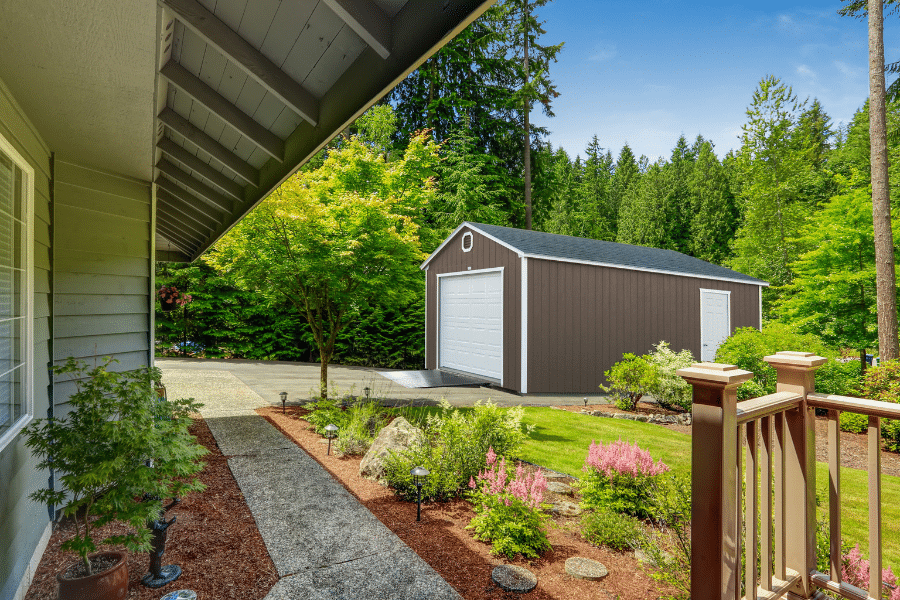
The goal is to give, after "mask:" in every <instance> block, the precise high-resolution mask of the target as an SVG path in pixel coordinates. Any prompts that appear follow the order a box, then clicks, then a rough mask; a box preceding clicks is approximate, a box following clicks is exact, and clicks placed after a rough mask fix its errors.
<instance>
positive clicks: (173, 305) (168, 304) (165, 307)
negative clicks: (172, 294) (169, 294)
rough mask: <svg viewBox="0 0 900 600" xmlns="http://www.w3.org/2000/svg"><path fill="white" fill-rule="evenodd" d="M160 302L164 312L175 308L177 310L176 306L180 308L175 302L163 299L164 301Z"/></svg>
mask: <svg viewBox="0 0 900 600" xmlns="http://www.w3.org/2000/svg"><path fill="white" fill-rule="evenodd" d="M160 304H162V311H163V312H170V311H173V310H175V309H176V308H178V305H177V304H176V303H174V302H166V301H163V302H160Z"/></svg>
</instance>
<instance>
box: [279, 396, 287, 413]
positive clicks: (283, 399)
mask: <svg viewBox="0 0 900 600" xmlns="http://www.w3.org/2000/svg"><path fill="white" fill-rule="evenodd" d="M279 396H281V414H284V405H285V404H287V392H281V393H280V394H279Z"/></svg>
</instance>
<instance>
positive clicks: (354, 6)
mask: <svg viewBox="0 0 900 600" xmlns="http://www.w3.org/2000/svg"><path fill="white" fill-rule="evenodd" d="M322 1H323V2H324V3H325V5H326V6H327V7H328V8H330V9H331V10H333V11H334V12H335V14H337V16H339V17H340V18H341V20H342V21H343V22H344V23H346V24H347V26H348V27H350V29H352V30H353V31H354V32H355V33H356V35H358V36H359V37H361V38H362V39H363V41H364V42H365V43H366V44H368V45H369V46H371V48H372V49H373V50H374V51H375V52H377V53H378V56H380V57H381V58H387V57H388V56H390V55H391V20H390V19H388V17H387V15H385V14H384V13H383V12H382V11H381V9H380V8H378V7H377V6H375V4H374V3H373V2H372V1H371V0H322ZM411 1H412V2H415V0H411ZM166 3H167V4H168V0H167V2H166Z"/></svg>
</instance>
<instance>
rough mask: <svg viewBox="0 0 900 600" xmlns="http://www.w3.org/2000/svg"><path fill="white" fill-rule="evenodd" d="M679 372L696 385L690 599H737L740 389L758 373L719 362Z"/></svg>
mask: <svg viewBox="0 0 900 600" xmlns="http://www.w3.org/2000/svg"><path fill="white" fill-rule="evenodd" d="M677 373H678V375H680V376H681V377H683V378H684V379H685V380H686V381H687V382H688V383H690V384H691V385H692V386H693V387H694V393H693V398H694V407H693V433H692V436H691V437H692V440H691V512H692V515H691V538H692V539H691V598H692V600H726V599H727V600H734V599H735V598H736V597H738V596H739V594H740V589H741V588H740V583H739V577H740V566H741V560H740V556H739V555H738V551H739V549H740V529H739V527H738V512H739V511H740V499H739V497H738V485H739V484H738V471H737V451H738V435H737V425H736V421H735V418H736V412H737V387H738V386H739V385H740V384H742V383H743V382H745V381H747V380H748V379H750V378H751V377H753V373H751V372H750V371H743V370H741V369H738V368H737V367H735V366H734V365H721V364H716V363H696V364H694V365H693V366H691V367H689V368H687V369H679V370H678V371H677Z"/></svg>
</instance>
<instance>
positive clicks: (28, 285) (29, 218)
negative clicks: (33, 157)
mask: <svg viewBox="0 0 900 600" xmlns="http://www.w3.org/2000/svg"><path fill="white" fill-rule="evenodd" d="M0 152H2V153H3V154H5V155H6V156H7V157H9V158H10V159H11V160H12V161H13V163H14V164H15V165H16V166H17V167H19V168H20V169H21V170H22V173H23V176H24V181H23V186H22V187H23V189H24V192H25V198H24V204H25V205H24V206H23V207H22V221H23V223H24V229H25V240H24V244H25V247H24V248H22V268H23V270H24V277H23V278H22V282H23V286H24V289H23V290H22V298H23V299H24V303H25V310H24V314H23V316H24V317H25V322H24V326H23V327H22V335H23V336H24V338H25V339H24V348H23V352H24V354H23V357H22V361H23V363H24V364H23V373H22V383H21V385H22V416H20V417H19V419H18V420H17V421H16V422H15V423H13V424H12V425H11V426H10V428H9V429H7V430H6V431H5V432H3V434H2V435H0V452H2V451H3V450H4V449H5V448H6V446H8V445H9V443H10V442H11V441H12V440H14V439H15V438H16V437H17V436H18V435H19V433H20V432H21V431H22V429H24V428H25V427H26V426H27V425H28V424H29V423H31V421H32V420H33V419H34V298H33V294H34V269H33V262H34V181H35V180H34V169H33V168H32V166H31V165H30V164H29V163H28V161H27V160H25V158H24V157H23V156H22V155H21V154H19V152H18V151H17V150H16V149H15V148H14V147H13V145H12V144H11V143H9V142H8V141H7V140H6V138H5V137H3V135H0Z"/></svg>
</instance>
